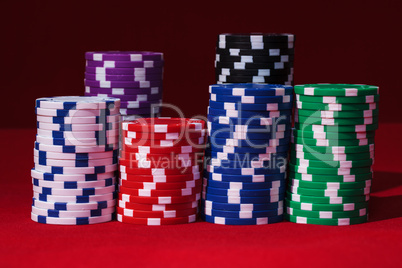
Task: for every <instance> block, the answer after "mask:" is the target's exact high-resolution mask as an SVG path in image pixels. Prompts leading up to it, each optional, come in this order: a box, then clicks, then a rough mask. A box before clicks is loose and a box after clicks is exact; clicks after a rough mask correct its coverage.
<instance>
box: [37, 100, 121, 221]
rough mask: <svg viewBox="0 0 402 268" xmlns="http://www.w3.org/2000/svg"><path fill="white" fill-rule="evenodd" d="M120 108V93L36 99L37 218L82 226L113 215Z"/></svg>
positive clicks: (106, 219) (105, 219) (109, 218)
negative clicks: (117, 94) (107, 96)
mask: <svg viewBox="0 0 402 268" xmlns="http://www.w3.org/2000/svg"><path fill="white" fill-rule="evenodd" d="M119 108H120V100H119V99H116V98H102V97H54V98H40V99H37V100H36V114H37V128H38V130H37V135H36V142H35V149H34V162H35V167H34V168H33V169H32V171H31V176H32V184H33V192H34V193H33V203H32V213H31V218H32V220H33V221H36V222H39V223H47V224H62V225H80V224H94V223H101V222H107V221H110V220H112V218H113V213H114V212H115V205H116V199H115V198H116V196H117V193H116V172H117V157H118V140H119V124H120V114H119Z"/></svg>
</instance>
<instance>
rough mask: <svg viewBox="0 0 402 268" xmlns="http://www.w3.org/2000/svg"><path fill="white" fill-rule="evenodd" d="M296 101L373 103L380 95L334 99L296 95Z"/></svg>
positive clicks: (332, 97) (334, 97) (331, 97)
mask: <svg viewBox="0 0 402 268" xmlns="http://www.w3.org/2000/svg"><path fill="white" fill-rule="evenodd" d="M296 100H297V101H301V102H316V103H328V104H329V103H341V104H349V103H353V104H355V103H359V104H360V103H375V102H378V101H379V100H380V95H367V96H357V97H336V96H306V95H299V94H296Z"/></svg>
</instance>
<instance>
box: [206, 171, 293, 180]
mask: <svg viewBox="0 0 402 268" xmlns="http://www.w3.org/2000/svg"><path fill="white" fill-rule="evenodd" d="M203 174H204V177H205V178H208V179H210V180H213V181H226V182H248V183H251V182H252V183H254V182H270V181H276V180H283V179H285V178H286V173H277V174H262V175H233V174H223V173H214V172H208V171H206V170H204V172H203Z"/></svg>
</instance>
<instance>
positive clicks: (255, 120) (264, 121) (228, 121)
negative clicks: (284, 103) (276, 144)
mask: <svg viewBox="0 0 402 268" xmlns="http://www.w3.org/2000/svg"><path fill="white" fill-rule="evenodd" d="M207 118H208V122H211V123H217V124H222V125H247V126H267V125H273V124H276V125H281V124H290V123H291V119H292V116H291V114H289V115H282V116H280V117H277V118H267V117H261V116H256V117H250V118H240V117H228V116H215V115H208V117H207Z"/></svg>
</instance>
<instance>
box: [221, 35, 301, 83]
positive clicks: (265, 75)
mask: <svg viewBox="0 0 402 268" xmlns="http://www.w3.org/2000/svg"><path fill="white" fill-rule="evenodd" d="M293 60H294V35H293V34H220V35H219V36H218V41H217V45H216V59H215V75H216V81H217V83H218V84H222V83H264V84H281V85H293Z"/></svg>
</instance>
